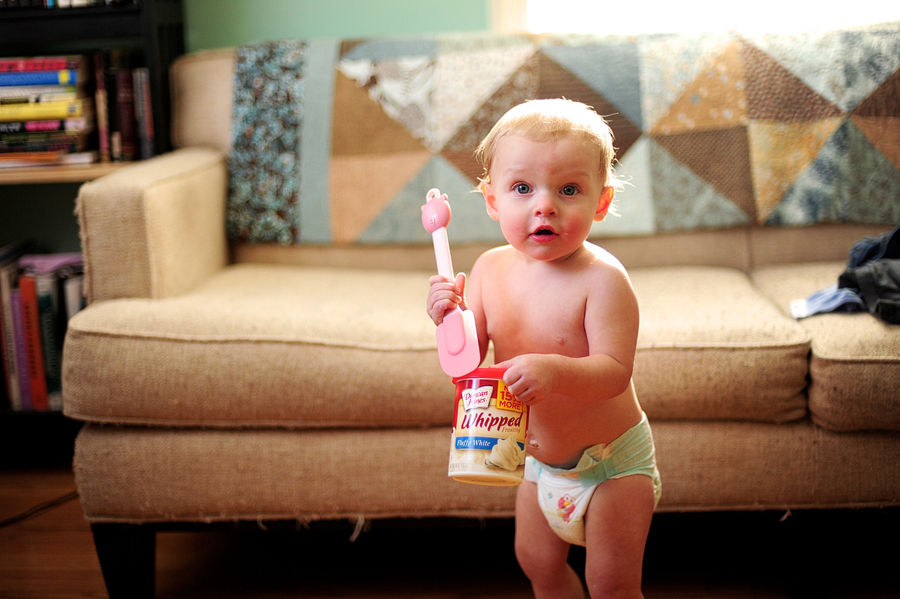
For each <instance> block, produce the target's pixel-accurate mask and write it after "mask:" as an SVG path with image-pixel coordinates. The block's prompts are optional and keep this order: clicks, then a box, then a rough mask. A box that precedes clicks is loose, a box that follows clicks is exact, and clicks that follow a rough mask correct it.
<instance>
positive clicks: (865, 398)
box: [63, 49, 900, 597]
mask: <svg viewBox="0 0 900 599" xmlns="http://www.w3.org/2000/svg"><path fill="white" fill-rule="evenodd" d="M234 57H235V52H234V50H232V49H229V50H217V51H211V52H201V53H198V54H195V55H191V56H187V57H184V58H183V59H181V60H180V61H179V62H178V63H177V64H176V65H175V66H174V67H173V72H172V77H173V79H172V88H173V120H174V130H173V139H174V140H175V145H176V146H177V148H178V149H177V150H175V151H173V152H171V153H169V154H166V155H164V156H160V157H158V158H155V159H152V160H149V161H146V162H143V163H138V164H135V165H132V166H129V167H128V168H125V169H122V170H120V171H118V172H116V173H114V174H112V175H109V176H107V177H104V178H102V179H99V180H97V181H94V182H91V183H87V184H85V185H84V186H83V188H82V189H81V192H80V194H79V198H78V215H79V219H80V225H81V234H82V242H83V250H84V254H85V264H86V268H87V275H88V278H87V286H86V287H87V294H88V299H89V300H90V305H89V307H88V308H87V309H85V310H83V311H82V312H81V313H80V314H78V315H77V316H76V317H75V318H73V319H72V321H71V323H70V325H69V330H68V334H67V338H66V344H65V349H64V364H63V370H64V373H63V383H64V387H63V390H64V406H65V413H66V414H67V415H68V416H69V417H71V418H76V419H79V420H83V421H84V422H86V425H85V426H84V427H83V429H82V430H81V432H80V434H79V436H78V439H77V442H76V451H75V462H74V469H75V475H76V481H77V486H78V491H79V494H80V497H81V501H82V504H83V506H84V510H85V516H86V518H87V520H88V521H89V522H90V523H91V524H92V525H93V526H94V529H95V532H96V533H97V547H98V551H99V552H100V555H101V561H102V562H103V564H104V569H105V571H106V573H107V577H108V584H109V588H110V594H111V596H115V595H116V594H118V593H123V594H124V596H132V597H133V596H139V595H138V594H136V593H138V592H139V591H140V589H143V591H140V592H143V593H144V596H146V592H147V591H146V589H147V585H148V584H149V585H150V589H151V590H150V591H149V593H150V595H152V561H151V562H150V565H149V566H148V563H147V562H146V561H145V562H143V563H142V565H135V564H137V563H138V562H136V561H134V560H133V559H131V557H129V556H130V554H128V553H127V551H144V552H147V551H148V548H152V542H153V538H154V536H153V535H154V532H153V531H154V530H155V528H154V527H155V526H157V525H160V524H162V525H169V524H172V523H212V522H220V521H224V522H232V521H268V520H293V521H298V522H301V523H304V522H310V521H314V520H322V519H328V520H349V521H351V522H355V523H357V524H359V525H361V524H362V523H364V522H365V521H366V520H370V519H380V518H395V517H401V518H430V517H464V518H494V517H502V518H507V517H510V516H512V514H513V506H514V496H515V488H509V487H499V488H494V487H483V486H477V485H469V484H462V483H458V482H455V481H452V480H450V479H448V478H447V460H448V450H449V439H450V418H451V415H452V399H453V386H452V384H451V382H450V380H449V379H448V377H446V376H445V375H444V374H443V372H442V371H441V370H440V367H439V364H438V357H437V352H436V347H435V340H434V326H433V325H432V323H431V322H430V320H429V319H428V317H427V316H426V315H425V310H424V302H425V296H426V293H427V280H428V277H429V276H430V274H431V272H432V271H434V259H433V253H432V250H431V248H430V246H429V245H428V244H427V243H424V244H422V243H413V244H409V243H404V244H393V245H392V244H360V243H357V244H347V243H331V244H296V245H287V246H284V245H273V244H258V243H257V244H252V243H229V241H228V240H227V239H226V232H225V219H226V216H225V215H226V198H227V191H228V171H227V169H228V162H227V155H228V153H229V149H230V144H231V141H230V139H231V138H230V131H229V126H228V124H229V122H230V114H231V96H232V91H233V90H232V81H233V79H232V72H233V69H234V60H235V58H234ZM335 118H336V120H337V119H353V118H355V116H354V115H353V114H340V115H336V117H335ZM335 168H337V167H335ZM356 183H357V184H359V185H361V186H364V185H365V183H366V182H365V181H364V180H361V181H358V182H356ZM422 199H423V201H424V196H423V198H422ZM453 201H455V200H454V198H451V202H453ZM476 201H477V198H476ZM886 201H887V200H886ZM890 201H896V200H890ZM623 202H624V200H623ZM484 218H487V217H486V216H485V217H484ZM623 218H624V217H623ZM453 227H454V223H451V237H452V235H453ZM888 230H890V227H889V226H888V225H887V224H884V225H871V226H869V225H859V224H846V223H845V224H828V223H823V224H817V225H811V226H804V227H772V226H765V225H762V224H755V223H751V224H746V225H744V226H730V227H727V228H720V229H707V230H692V231H673V232H656V233H653V234H638V235H625V236H613V237H607V238H601V239H598V240H597V242H598V243H599V244H600V245H602V246H604V247H606V248H607V249H609V250H610V251H611V252H612V253H613V254H615V255H616V256H618V257H619V258H620V259H621V260H622V261H623V263H624V264H625V265H626V267H627V268H628V269H629V271H630V273H631V276H632V279H633V282H634V286H635V289H636V291H637V295H638V299H639V302H640V308H641V329H640V336H639V341H638V352H637V358H636V364H635V373H634V380H635V386H636V388H637V391H638V395H639V397H640V400H641V402H642V404H643V407H644V409H645V411H646V412H647V414H648V416H649V418H650V421H651V424H652V426H653V431H654V436H655V439H656V444H657V452H658V460H659V468H660V471H661V473H662V479H663V495H662V500H661V502H660V504H659V510H660V511H726V510H770V509H778V510H783V509H798V508H851V507H853V508H856V507H867V506H887V505H897V504H898V503H900V476H898V474H897V468H896V467H897V465H898V464H900V435H898V434H897V431H898V430H900V403H898V402H897V397H898V390H900V329H898V328H897V327H894V326H890V325H887V324H884V323H882V322H879V321H878V320H876V319H875V318H873V317H872V316H870V315H869V314H855V315H837V314H829V315H819V316H815V317H811V318H809V319H805V320H802V321H795V320H794V319H792V318H791V317H790V316H789V315H788V314H787V307H788V304H789V302H790V301H791V300H793V299H796V298H800V297H806V296H808V295H809V294H810V293H812V292H814V291H817V290H819V289H822V288H824V287H826V286H828V285H829V284H831V283H833V282H835V281H836V279H837V276H838V274H839V273H840V272H841V270H842V269H843V263H844V262H845V261H846V258H847V252H848V250H849V248H850V246H851V245H852V243H853V242H854V241H856V240H858V239H859V238H861V237H863V236H865V235H871V234H877V233H882V232H885V231H888ZM489 245H491V244H490V243H488V242H483V243H459V244H454V247H453V257H454V261H455V266H456V268H457V270H466V269H468V268H469V266H470V265H471V263H472V261H473V260H474V258H475V257H476V256H477V255H478V253H479V252H480V251H482V250H483V249H484V248H485V247H488V246H489ZM125 548H128V549H127V551H126V549H125ZM145 555H149V554H146V553H145ZM123 556H125V557H123ZM117 558H118V559H117ZM120 567H124V568H125V570H124V572H125V574H124V575H123V579H124V580H126V581H130V585H131V586H129V583H126V586H125V587H121V586H118V585H120V584H121V581H120V580H119V579H118V578H117V577H116V576H115V574H114V570H115V569H116V568H120ZM135 568H136V569H137V570H135ZM135 587H137V588H138V590H135ZM123 589H124V590H123Z"/></svg>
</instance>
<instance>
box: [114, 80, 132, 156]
mask: <svg viewBox="0 0 900 599" xmlns="http://www.w3.org/2000/svg"><path fill="white" fill-rule="evenodd" d="M115 77H116V115H117V117H118V121H119V135H120V136H121V138H120V142H121V144H122V145H121V152H122V155H121V159H122V160H134V158H135V155H136V154H137V132H136V130H135V129H136V127H135V119H134V80H133V79H132V76H131V69H129V68H127V67H123V68H118V69H116V70H115Z"/></svg>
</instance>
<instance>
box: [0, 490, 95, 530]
mask: <svg viewBox="0 0 900 599" xmlns="http://www.w3.org/2000/svg"><path fill="white" fill-rule="evenodd" d="M75 499H78V491H72V492H71V493H66V494H65V495H60V496H59V497H57V498H55V499H51V500H50V501H45V502H44V503H40V504H38V505H36V506H34V507H30V508H28V509H27V510H25V511H24V512H22V513H21V514H17V515H15V516H13V517H11V518H6V519H5V520H0V528H6V527H7V526H11V525H13V524H16V523H17V522H22V521H23V520H27V519H29V518H32V517H34V516H37V515H38V514H43V513H44V512H49V511H50V510H52V509H55V508H58V507H59V506H61V505H65V504H67V503H69V502H70V501H73V500H75Z"/></svg>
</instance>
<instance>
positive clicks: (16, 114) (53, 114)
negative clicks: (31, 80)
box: [0, 98, 93, 122]
mask: <svg viewBox="0 0 900 599" xmlns="http://www.w3.org/2000/svg"><path fill="white" fill-rule="evenodd" d="M91 113H93V100H92V99H90V98H81V99H78V100H57V101H53V102H28V103H23V104H0V122H9V121H43V120H58V119H71V118H77V117H81V116H84V115H85V114H91Z"/></svg>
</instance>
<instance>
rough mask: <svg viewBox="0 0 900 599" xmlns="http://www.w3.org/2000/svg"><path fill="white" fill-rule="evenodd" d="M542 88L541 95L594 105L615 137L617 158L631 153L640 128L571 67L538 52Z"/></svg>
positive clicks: (542, 96)
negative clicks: (577, 75)
mask: <svg viewBox="0 0 900 599" xmlns="http://www.w3.org/2000/svg"><path fill="white" fill-rule="evenodd" d="M538 60H539V69H540V87H539V88H538V95H537V97H538V98H568V99H570V100H577V101H579V102H582V103H584V104H587V105H588V106H590V107H592V108H593V109H594V111H595V112H597V114H599V115H601V116H603V117H604V118H605V119H606V122H607V123H608V124H609V126H610V128H611V129H612V131H613V136H614V137H615V147H616V158H618V159H619V160H621V159H622V156H624V155H625V153H626V152H628V148H630V147H631V145H632V144H633V143H634V142H635V141H637V138H638V137H640V136H641V130H640V127H637V126H635V125H634V124H633V123H632V122H631V121H629V120H628V119H627V118H625V117H624V116H623V115H622V114H621V113H620V112H619V110H618V108H616V107H615V106H613V105H612V104H611V103H610V102H609V101H608V100H607V99H606V98H604V97H603V96H602V95H600V94H599V93H597V92H596V91H595V90H594V89H593V88H592V87H589V86H588V85H587V84H585V83H584V82H583V81H582V80H581V79H579V78H578V77H576V76H575V75H574V74H572V73H571V72H570V71H569V70H568V69H565V68H564V67H562V66H560V65H559V64H558V63H557V62H556V61H554V60H552V59H551V58H549V57H548V56H547V55H546V54H544V53H543V52H539V53H538Z"/></svg>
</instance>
